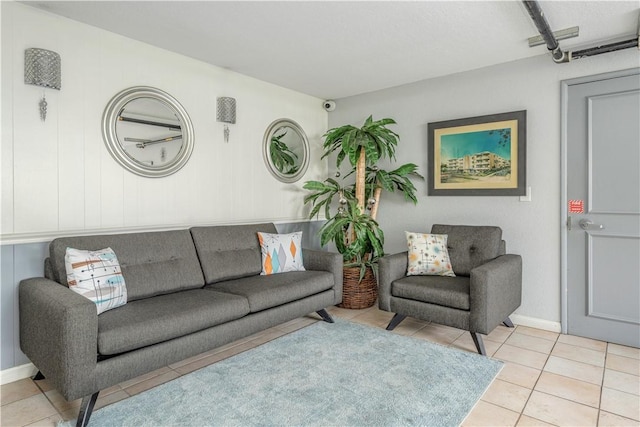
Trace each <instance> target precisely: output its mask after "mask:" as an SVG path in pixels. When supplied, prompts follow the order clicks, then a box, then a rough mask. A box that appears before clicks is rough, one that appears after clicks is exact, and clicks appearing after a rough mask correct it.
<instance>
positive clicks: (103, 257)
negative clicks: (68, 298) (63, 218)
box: [64, 248, 127, 314]
mask: <svg viewBox="0 0 640 427" xmlns="http://www.w3.org/2000/svg"><path fill="white" fill-rule="evenodd" d="M64 263H65V268H66V270H67V284H68V285H69V289H71V290H72V291H74V292H76V293H78V294H80V295H82V296H83V297H85V298H88V299H89V300H91V301H93V302H94V303H95V304H96V309H97V311H98V314H100V313H103V312H105V311H107V310H111V309H112V308H116V307H120V306H121V305H124V304H126V303H127V286H126V284H125V282H124V277H123V276H122V270H121V269H120V263H119V262H118V258H117V257H116V254H115V252H114V251H113V250H112V249H111V248H106V249H100V250H97V251H88V250H83V249H74V248H67V251H66V253H65V256H64Z"/></svg>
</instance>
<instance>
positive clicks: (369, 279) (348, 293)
mask: <svg viewBox="0 0 640 427" xmlns="http://www.w3.org/2000/svg"><path fill="white" fill-rule="evenodd" d="M359 279H360V267H345V268H344V269H343V271H342V286H343V287H342V303H341V304H339V305H338V307H342V308H352V309H359V308H368V307H371V306H372V305H373V304H375V303H376V300H377V299H378V283H377V281H376V278H375V277H374V275H373V271H372V270H371V268H367V271H366V272H365V274H364V277H363V278H362V281H361V282H360V283H358V280H359Z"/></svg>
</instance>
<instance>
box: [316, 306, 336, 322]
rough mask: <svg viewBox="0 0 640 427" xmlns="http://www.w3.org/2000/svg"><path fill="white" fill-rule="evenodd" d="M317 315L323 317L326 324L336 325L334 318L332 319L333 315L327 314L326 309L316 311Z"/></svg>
mask: <svg viewBox="0 0 640 427" xmlns="http://www.w3.org/2000/svg"><path fill="white" fill-rule="evenodd" d="M316 313H318V316H320V317H322V320H324V321H325V322H327V323H334V321H333V317H331V315H330V314H329V313H327V310H325V309H324V308H323V309H322V310H318V311H316Z"/></svg>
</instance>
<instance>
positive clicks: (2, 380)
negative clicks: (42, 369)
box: [0, 363, 38, 385]
mask: <svg viewBox="0 0 640 427" xmlns="http://www.w3.org/2000/svg"><path fill="white" fill-rule="evenodd" d="M37 372H38V369H37V368H36V367H35V365H34V364H33V363H27V364H25V365H20V366H14V367H13V368H9V369H5V370H4V371H0V385H5V384H9V383H12V382H14V381H19V380H23V379H25V378H30V377H32V376H34V375H35V374H36V373H37Z"/></svg>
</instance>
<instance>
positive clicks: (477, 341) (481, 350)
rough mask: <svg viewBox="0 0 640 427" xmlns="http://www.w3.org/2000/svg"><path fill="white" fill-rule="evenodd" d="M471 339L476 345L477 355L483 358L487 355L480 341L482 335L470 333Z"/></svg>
mask: <svg viewBox="0 0 640 427" xmlns="http://www.w3.org/2000/svg"><path fill="white" fill-rule="evenodd" d="M471 338H473V343H474V344H475V345H476V349H477V350H478V353H480V354H481V355H483V356H486V355H487V352H486V351H485V349H484V342H483V341H482V335H480V334H479V333H477V332H471Z"/></svg>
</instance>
